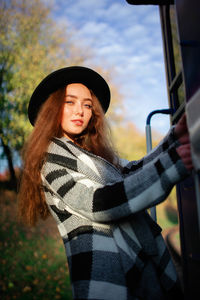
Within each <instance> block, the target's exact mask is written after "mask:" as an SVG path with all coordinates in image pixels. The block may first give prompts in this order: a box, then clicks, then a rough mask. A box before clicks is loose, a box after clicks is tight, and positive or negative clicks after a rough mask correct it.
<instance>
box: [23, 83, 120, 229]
mask: <svg viewBox="0 0 200 300" xmlns="http://www.w3.org/2000/svg"><path fill="white" fill-rule="evenodd" d="M65 89H66V88H61V89H59V90H57V91H56V92H54V93H52V94H51V95H50V96H49V98H48V99H47V100H46V101H45V102H44V104H43V105H42V107H41V109H40V112H39V113H38V117H37V120H36V122H35V126H34V129H33V131H32V134H31V135H30V137H29V139H28V141H27V143H26V144H25V146H24V149H23V153H22V154H23V162H24V166H23V172H22V176H21V180H20V188H19V193H18V204H19V205H18V208H19V209H18V215H19V219H20V220H21V221H23V222H24V223H26V224H28V225H35V224H36V222H37V220H38V218H39V217H41V218H42V219H46V218H47V217H48V215H49V210H48V206H47V204H46V201H45V196H44V192H43V188H42V184H41V176H40V172H41V168H42V165H43V163H44V162H45V155H46V151H47V148H48V146H49V144H50V142H51V139H52V137H61V136H62V135H63V133H62V128H61V118H62V111H63V105H64V98H65ZM90 92H91V96H92V99H93V110H92V117H91V119H90V122H89V124H88V127H87V129H86V130H85V131H84V132H83V133H82V134H81V135H80V136H77V137H76V138H75V140H74V143H75V144H77V145H78V146H80V147H82V148H84V149H86V150H88V151H90V152H92V153H94V154H96V155H99V156H101V157H103V158H105V159H106V160H108V161H109V162H110V163H112V164H114V165H115V166H117V167H118V160H117V155H116V152H115V151H114V147H113V145H112V143H111V138H110V130H109V127H108V125H107V123H106V120H105V117H104V113H103V110H102V107H101V105H100V103H99V101H98V99H97V98H96V96H95V95H94V93H93V92H92V91H90Z"/></svg>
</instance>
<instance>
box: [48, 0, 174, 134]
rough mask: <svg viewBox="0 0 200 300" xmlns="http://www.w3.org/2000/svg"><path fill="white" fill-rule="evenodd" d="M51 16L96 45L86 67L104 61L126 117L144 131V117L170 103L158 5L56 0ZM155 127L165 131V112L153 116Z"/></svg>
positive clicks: (78, 37) (123, 0)
mask: <svg viewBox="0 0 200 300" xmlns="http://www.w3.org/2000/svg"><path fill="white" fill-rule="evenodd" d="M54 2H55V4H54V9H53V16H54V18H55V20H56V21H57V22H60V23H61V24H62V23H63V24H64V23H67V24H68V26H70V27H71V28H72V29H75V34H74V36H73V39H74V41H75V42H76V41H77V42H78V43H79V44H80V41H81V43H83V44H85V45H86V46H89V48H91V49H92V52H93V59H92V60H89V61H87V62H86V64H85V65H86V66H88V67H92V66H93V65H94V64H100V65H101V64H102V63H103V64H106V65H107V66H109V67H110V68H111V69H112V70H113V78H114V81H115V82H116V83H117V84H118V85H119V88H120V91H121V92H122V94H123V99H124V106H125V117H126V119H128V120H131V121H132V122H133V123H134V124H135V125H136V126H137V128H138V129H139V130H140V131H141V132H142V133H145V125H146V118H147V116H148V114H149V113H150V112H151V111H152V110H155V109H162V108H168V98H167V88H166V77H165V66H164V57H163V46H162V36H161V27H160V17H159V8H158V6H156V5H130V4H128V3H127V2H126V0H54ZM151 125H152V129H154V130H156V131H158V132H159V133H161V134H165V133H167V131H168V129H169V126H170V123H169V117H168V116H166V115H160V114H159V115H155V116H153V117H152V121H151Z"/></svg>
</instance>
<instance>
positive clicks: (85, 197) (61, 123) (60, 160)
mask: <svg viewBox="0 0 200 300" xmlns="http://www.w3.org/2000/svg"><path fill="white" fill-rule="evenodd" d="M109 102H110V91H109V87H108V85H107V83H106V82H105V80H104V79H103V78H102V77H101V76H100V75H99V74H98V73H96V72H95V71H93V70H91V69H88V68H85V67H67V68H63V69H60V70H57V71H55V72H53V73H51V74H50V75H48V76H47V77H46V78H45V79H44V80H43V81H42V82H41V83H40V84H39V86H38V87H37V88H36V90H35V91H34V93H33V95H32V97H31V100H30V104H29V110H28V114H29V119H30V122H31V124H33V125H34V130H33V132H32V135H31V136H30V139H29V141H28V143H27V145H26V151H25V155H24V171H23V176H22V181H21V189H20V193H19V209H20V215H21V217H22V218H23V219H24V220H25V221H26V222H27V223H29V224H31V225H33V224H35V223H36V221H37V219H38V217H39V216H40V217H42V218H46V217H47V216H48V214H49V212H50V213H51V214H52V215H53V217H54V218H55V220H56V222H57V225H58V229H59V232H60V234H61V237H62V239H63V242H64V245H65V249H66V255H67V259H68V264H69V270H70V278H71V283H72V288H73V297H74V299H96V300H97V299H110V300H111V299H112V300H113V299H120V300H123V299H151V300H162V299H170V300H171V299H178V298H177V297H178V296H179V294H178V293H179V290H178V285H177V275H176V272H175V269H174V266H173V264H172V261H171V259H170V256H169V254H168V251H167V249H166V246H165V243H164V241H163V239H162V236H161V229H160V227H159V226H158V225H157V224H156V223H155V222H154V221H153V220H152V219H151V217H150V216H149V214H148V213H147V212H146V209H148V208H149V207H151V206H154V205H156V204H158V203H160V202H161V201H163V200H164V199H165V198H166V197H167V195H168V194H169V192H170V191H171V189H172V187H173V186H174V185H175V184H176V183H177V182H179V181H180V180H182V179H184V178H185V177H186V176H188V174H189V172H190V170H191V169H192V161H191V156H190V145H189V139H188V132H187V126H186V120H185V117H182V118H181V120H180V121H179V122H178V124H177V126H176V127H173V128H172V129H171V130H170V131H169V133H168V135H167V136H166V137H165V138H164V139H163V141H162V142H161V143H160V144H159V145H158V146H157V147H156V148H155V149H154V150H153V151H152V152H151V153H150V154H148V155H147V156H145V157H144V158H143V159H141V160H139V161H131V162H126V164H125V165H124V163H123V162H122V161H121V160H120V159H119V158H118V157H117V155H116V153H115V152H114V151H113V148H112V145H111V144H110V138H109V135H108V130H107V127H106V123H105V117H104V113H105V112H106V110H107V109H108V106H109Z"/></svg>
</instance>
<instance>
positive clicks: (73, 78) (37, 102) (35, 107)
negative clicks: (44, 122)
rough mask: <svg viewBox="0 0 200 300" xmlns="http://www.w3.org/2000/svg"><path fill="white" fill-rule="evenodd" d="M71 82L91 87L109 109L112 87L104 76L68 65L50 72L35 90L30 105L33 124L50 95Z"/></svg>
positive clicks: (103, 106)
mask: <svg viewBox="0 0 200 300" xmlns="http://www.w3.org/2000/svg"><path fill="white" fill-rule="evenodd" d="M70 83H82V84H84V85H85V86H86V87H87V88H88V89H91V90H92V91H93V93H94V94H95V96H96V97H97V98H98V100H99V101H100V104H101V106H102V108H103V111H104V113H105V112H106V111H107V109H108V107H109V104H110V89H109V86H108V84H107V83H106V81H105V80H104V78H103V77H102V76H101V75H99V74H98V73H97V72H95V71H94V70H92V69H89V68H86V67H80V66H71V67H66V68H62V69H59V70H56V71H54V72H53V73H51V74H49V75H48V76H47V77H45V78H44V79H43V80H42V81H41V82H40V84H39V85H38V86H37V87H36V89H35V90H34V92H33V94H32V96H31V99H30V102H29V106H28V117H29V120H30V122H31V124H32V125H33V126H34V123H35V120H36V118H37V114H38V112H39V110H40V107H41V105H42V104H43V103H44V102H45V101H46V100H47V98H48V97H49V95H50V94H52V93H53V92H55V91H56V90H58V89H59V88H61V87H64V86H66V85H68V84H70Z"/></svg>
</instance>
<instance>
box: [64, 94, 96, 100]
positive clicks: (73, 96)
mask: <svg viewBox="0 0 200 300" xmlns="http://www.w3.org/2000/svg"><path fill="white" fill-rule="evenodd" d="M65 97H66V98H67V97H70V98H75V99H77V98H78V97H77V96H75V95H66V96H65ZM83 100H84V101H91V102H92V98H83Z"/></svg>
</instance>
